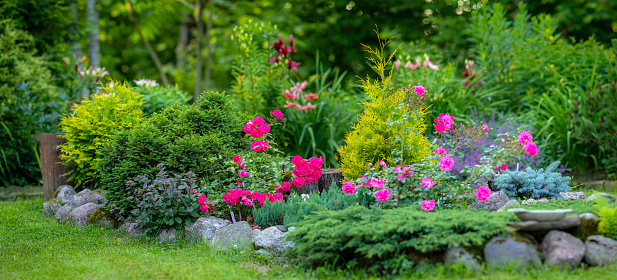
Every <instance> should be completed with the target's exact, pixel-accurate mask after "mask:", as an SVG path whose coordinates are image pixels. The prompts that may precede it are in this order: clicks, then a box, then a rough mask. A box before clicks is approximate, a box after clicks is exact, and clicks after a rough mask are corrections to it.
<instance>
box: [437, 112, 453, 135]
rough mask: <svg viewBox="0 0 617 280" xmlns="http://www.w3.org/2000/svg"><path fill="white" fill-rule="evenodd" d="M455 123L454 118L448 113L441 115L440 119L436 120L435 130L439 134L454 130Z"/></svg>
mask: <svg viewBox="0 0 617 280" xmlns="http://www.w3.org/2000/svg"><path fill="white" fill-rule="evenodd" d="M453 122H454V117H452V116H450V115H448V113H445V114H439V117H437V118H435V130H437V133H442V132H444V131H448V130H450V129H452V123H453Z"/></svg>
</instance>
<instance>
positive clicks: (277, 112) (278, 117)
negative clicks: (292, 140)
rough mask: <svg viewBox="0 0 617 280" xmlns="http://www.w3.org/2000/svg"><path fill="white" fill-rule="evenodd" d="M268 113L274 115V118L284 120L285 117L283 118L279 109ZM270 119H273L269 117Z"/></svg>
mask: <svg viewBox="0 0 617 280" xmlns="http://www.w3.org/2000/svg"><path fill="white" fill-rule="evenodd" d="M270 115H272V116H274V120H281V121H283V122H284V121H285V119H283V117H284V116H283V112H281V111H279V110H274V111H270ZM270 121H273V119H270Z"/></svg>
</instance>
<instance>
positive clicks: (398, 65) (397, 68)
mask: <svg viewBox="0 0 617 280" xmlns="http://www.w3.org/2000/svg"><path fill="white" fill-rule="evenodd" d="M394 68H396V70H397V71H398V70H401V64H400V63H399V62H398V60H397V61H394Z"/></svg>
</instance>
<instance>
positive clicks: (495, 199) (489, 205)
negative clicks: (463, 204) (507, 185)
mask: <svg viewBox="0 0 617 280" xmlns="http://www.w3.org/2000/svg"><path fill="white" fill-rule="evenodd" d="M508 201H510V199H509V198H508V196H507V195H506V194H505V193H504V192H501V191H499V192H494V193H492V194H491V196H490V197H489V198H488V199H486V200H485V201H477V202H475V203H473V204H472V205H469V208H468V209H484V211H488V212H493V211H497V210H498V209H499V208H501V207H503V206H504V205H505V204H506V203H507V202H508Z"/></svg>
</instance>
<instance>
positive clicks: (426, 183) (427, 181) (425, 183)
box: [421, 177, 435, 190]
mask: <svg viewBox="0 0 617 280" xmlns="http://www.w3.org/2000/svg"><path fill="white" fill-rule="evenodd" d="M434 185H435V182H433V179H431V177H424V178H422V185H421V187H423V188H427V189H429V190H430V189H431V188H432V187H433V186H434Z"/></svg>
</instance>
